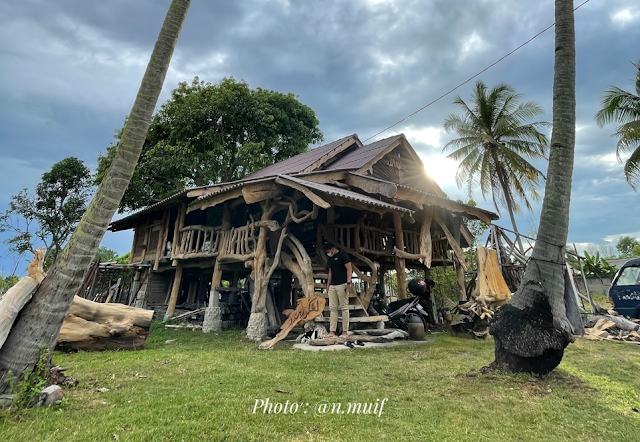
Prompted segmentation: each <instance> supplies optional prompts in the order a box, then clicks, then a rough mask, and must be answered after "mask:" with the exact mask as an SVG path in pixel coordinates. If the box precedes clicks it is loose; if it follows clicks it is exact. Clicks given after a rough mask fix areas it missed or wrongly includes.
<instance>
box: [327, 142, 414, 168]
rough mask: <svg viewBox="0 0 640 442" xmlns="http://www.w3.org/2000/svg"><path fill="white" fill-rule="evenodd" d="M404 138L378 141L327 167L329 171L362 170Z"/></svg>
mask: <svg viewBox="0 0 640 442" xmlns="http://www.w3.org/2000/svg"><path fill="white" fill-rule="evenodd" d="M400 138H402V134H399V135H394V136H392V137H389V138H385V139H383V140H379V141H376V142H375V143H371V144H367V145H366V146H363V147H361V148H360V149H357V150H354V151H353V152H350V153H349V154H347V155H345V156H343V157H342V158H340V159H339V160H338V161H336V162H335V163H333V164H331V165H330V166H329V167H327V170H345V169H347V170H350V169H360V168H361V167H362V166H364V165H365V164H367V163H368V162H369V161H371V160H373V159H374V158H375V157H376V155H378V154H379V153H380V152H382V151H384V150H385V149H386V148H388V147H389V146H390V145H391V144H393V143H395V142H396V141H397V140H399V139H400Z"/></svg>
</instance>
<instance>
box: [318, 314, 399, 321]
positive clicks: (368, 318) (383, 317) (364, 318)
mask: <svg viewBox="0 0 640 442" xmlns="http://www.w3.org/2000/svg"><path fill="white" fill-rule="evenodd" d="M313 320H314V321H316V322H329V318H325V317H323V316H318V317H317V318H314V319H313ZM341 320H342V317H338V322H340V321H341ZM388 320H389V317H388V316H386V315H379V316H356V317H351V316H349V323H352V322H380V321H382V322H385V321H388Z"/></svg>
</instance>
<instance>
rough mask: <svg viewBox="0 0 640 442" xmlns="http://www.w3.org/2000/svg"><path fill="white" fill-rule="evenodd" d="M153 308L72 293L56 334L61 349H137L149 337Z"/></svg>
mask: <svg viewBox="0 0 640 442" xmlns="http://www.w3.org/2000/svg"><path fill="white" fill-rule="evenodd" d="M152 318H153V310H144V309H141V308H136V307H129V306H128V305H124V304H101V303H98V302H93V301H89V300H87V299H84V298H81V297H79V296H76V297H75V298H74V300H73V304H71V308H70V309H69V313H68V315H67V317H66V318H65V320H64V322H63V323H62V328H61V329H60V334H59V335H58V347H60V348H61V349H64V350H137V349H140V348H142V347H143V346H144V343H145V341H146V339H147V337H148V336H149V325H150V324H151V319H152Z"/></svg>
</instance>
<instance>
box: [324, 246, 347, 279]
mask: <svg viewBox="0 0 640 442" xmlns="http://www.w3.org/2000/svg"><path fill="white" fill-rule="evenodd" d="M328 258H329V269H331V285H340V284H344V283H345V282H347V268H346V267H345V264H347V263H348V262H351V259H349V255H347V252H345V251H344V250H340V251H339V252H338V253H336V254H335V255H333V257H330V256H329V257H328Z"/></svg>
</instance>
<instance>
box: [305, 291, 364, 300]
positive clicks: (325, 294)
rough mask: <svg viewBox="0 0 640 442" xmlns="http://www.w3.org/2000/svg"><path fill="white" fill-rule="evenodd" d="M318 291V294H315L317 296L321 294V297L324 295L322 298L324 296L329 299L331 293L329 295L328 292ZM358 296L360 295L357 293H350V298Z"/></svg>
mask: <svg viewBox="0 0 640 442" xmlns="http://www.w3.org/2000/svg"><path fill="white" fill-rule="evenodd" d="M317 293H318V294H317V295H315V296H320V297H322V298H324V299H327V300H328V299H329V295H328V294H327V293H326V292H322V293H320V292H317ZM357 297H358V295H357V294H355V293H349V298H352V299H353V298H357ZM327 302H328V301H327Z"/></svg>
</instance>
